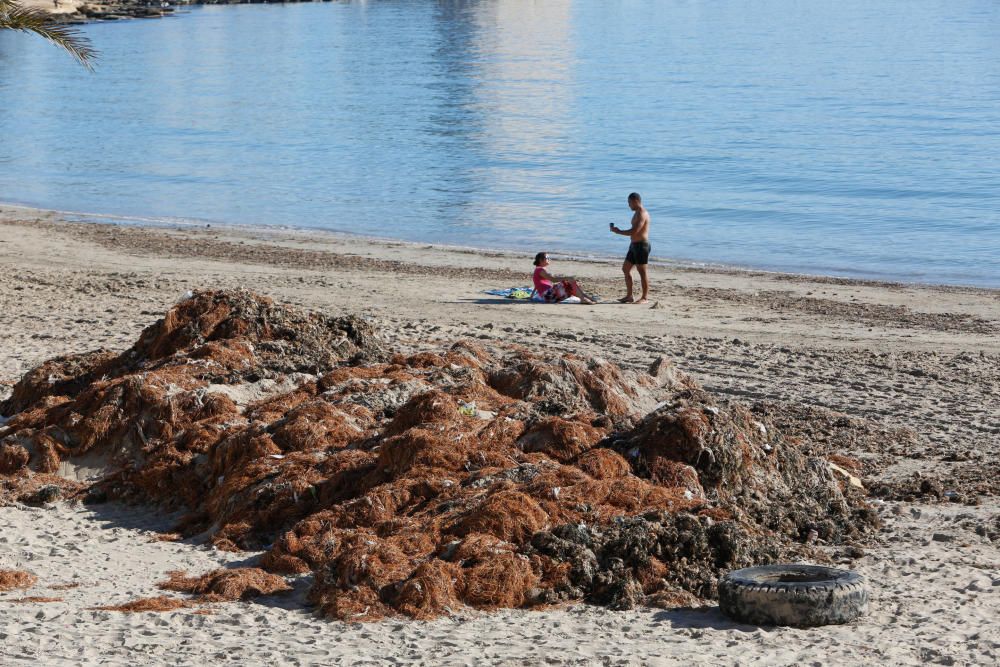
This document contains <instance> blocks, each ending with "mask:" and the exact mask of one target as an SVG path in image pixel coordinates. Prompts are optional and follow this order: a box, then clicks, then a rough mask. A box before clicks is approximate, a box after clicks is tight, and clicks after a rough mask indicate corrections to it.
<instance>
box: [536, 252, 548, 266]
mask: <svg viewBox="0 0 1000 667" xmlns="http://www.w3.org/2000/svg"><path fill="white" fill-rule="evenodd" d="M548 254H549V253H547V252H540V253H538V254H537V255H535V266H538V265H539V264H541V263H542V262H544V261H545V260H546V259H548Z"/></svg>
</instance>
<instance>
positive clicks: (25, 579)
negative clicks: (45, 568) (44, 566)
mask: <svg viewBox="0 0 1000 667" xmlns="http://www.w3.org/2000/svg"><path fill="white" fill-rule="evenodd" d="M37 581H38V577H36V576H35V575H33V574H31V573H30V572H25V571H24V570H4V569H0V591H12V590H14V589H17V588H31V587H32V586H34V585H35V582H37Z"/></svg>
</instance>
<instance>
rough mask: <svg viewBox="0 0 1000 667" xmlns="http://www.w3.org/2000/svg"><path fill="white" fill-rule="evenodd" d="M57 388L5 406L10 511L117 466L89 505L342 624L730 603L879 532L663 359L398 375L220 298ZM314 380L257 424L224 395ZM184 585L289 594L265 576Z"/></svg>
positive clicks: (332, 327) (819, 463) (364, 340)
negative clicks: (163, 529) (253, 558)
mask: <svg viewBox="0 0 1000 667" xmlns="http://www.w3.org/2000/svg"><path fill="white" fill-rule="evenodd" d="M40 368H43V369H46V370H39V369H36V370H35V371H32V372H30V373H28V374H27V375H26V376H25V378H24V379H22V381H21V382H20V383H19V384H18V387H19V389H18V390H17V391H16V392H15V395H14V396H12V397H11V399H10V400H9V401H8V402H7V403H6V404H5V409H8V410H11V409H12V408H13V410H12V411H13V412H15V413H16V414H13V415H12V417H11V419H10V420H9V421H8V422H7V423H6V425H5V426H3V427H0V466H3V468H2V470H0V474H3V475H5V477H4V478H3V480H4V484H6V485H8V491H7V496H12V497H18V495H17V494H18V493H19V491H20V490H22V489H26V488H28V485H29V484H35V486H36V487H37V482H33V480H34V479H35V478H38V477H41V476H42V474H43V471H51V470H54V469H55V468H57V467H59V466H60V465H61V463H62V462H63V461H65V460H66V459H72V458H74V457H78V456H81V455H83V454H88V453H90V454H92V455H97V454H101V455H103V456H106V459H107V461H108V466H109V467H108V474H107V475H106V476H105V478H104V479H103V480H101V481H99V482H96V483H93V484H90V485H89V490H88V494H89V497H90V498H91V499H94V500H97V499H101V498H105V497H112V498H119V499H136V500H142V501H155V502H158V503H161V504H163V505H166V506H169V507H184V508H186V509H187V510H188V514H187V516H186V517H185V518H184V520H183V521H182V522H181V524H180V525H179V526H177V527H176V528H175V529H174V530H175V531H176V532H178V533H180V534H182V535H184V536H193V535H197V534H202V535H203V536H204V537H205V538H206V539H208V540H209V541H211V543H213V544H214V545H215V546H217V547H218V548H223V549H233V550H237V549H266V551H267V553H266V554H265V556H264V559H263V562H262V566H263V567H264V568H265V569H267V570H268V571H270V572H273V573H279V574H292V573H304V572H313V573H314V574H315V577H314V584H313V587H312V589H311V591H310V600H311V601H312V602H313V603H314V604H316V605H317V606H318V608H319V609H320V610H321V611H322V612H323V613H325V614H327V615H330V616H333V617H336V618H341V619H350V620H368V619H376V618H381V617H384V616H387V615H392V614H398V613H402V614H406V615H409V616H413V617H417V618H430V617H433V616H436V615H440V614H446V613H451V612H453V611H455V610H457V609H460V608H461V607H462V606H463V605H469V606H472V607H477V608H483V609H491V608H498V607H522V606H532V605H542V604H550V603H553V602H561V601H567V600H585V601H589V602H593V603H596V604H605V605H609V606H613V607H616V608H627V607H629V606H632V605H635V604H642V603H649V604H661V605H662V604H680V603H684V602H690V601H691V600H693V599H695V596H698V597H712V596H714V595H715V592H716V588H715V587H716V579H717V577H718V574H719V572H720V570H722V569H728V568H733V567H741V566H747V565H751V564H756V563H762V562H768V561H771V560H773V559H775V558H778V557H780V556H783V555H786V554H787V553H788V552H789V551H790V550H796V549H799V550H801V549H802V548H803V547H802V543H803V542H807V541H810V540H815V539H822V540H827V541H838V540H843V539H848V538H852V537H855V536H857V535H858V534H859V533H860V532H862V531H864V530H866V529H868V528H870V527H871V526H872V525H873V524H874V521H875V520H874V513H872V512H871V511H870V510H869V509H867V507H866V505H865V504H864V501H863V499H862V497H861V493H860V491H858V490H857V489H855V488H854V487H852V486H851V485H849V484H847V483H846V482H845V480H844V479H843V478H841V477H837V476H835V475H834V474H833V472H832V468H831V467H830V465H829V464H828V462H827V461H826V460H824V459H821V458H813V457H810V456H807V455H806V453H805V452H804V450H803V447H802V446H801V443H800V441H799V440H796V439H793V438H787V437H785V436H783V435H782V433H781V432H779V430H778V429H777V428H776V427H775V426H774V424H773V423H772V422H771V421H770V420H769V419H768V417H767V416H766V415H755V414H754V413H751V412H750V411H749V410H748V409H747V408H745V407H743V406H741V405H738V404H729V405H724V404H720V403H718V402H717V401H716V400H715V399H714V397H712V396H711V395H709V394H708V393H706V392H704V391H702V390H701V389H700V388H699V387H698V385H697V383H695V382H694V381H693V380H692V379H691V378H690V377H688V376H686V375H684V374H683V373H681V372H680V371H678V370H677V369H676V368H674V367H673V366H672V365H671V364H670V363H669V361H667V360H665V359H659V360H657V361H655V362H654V363H653V364H652V365H651V367H650V369H649V371H648V372H641V373H640V372H633V371H626V370H623V369H621V368H618V367H617V366H614V365H613V364H610V363H608V362H605V361H602V360H600V359H588V360H581V359H577V358H575V357H572V356H570V355H564V356H559V357H544V356H541V355H537V354H534V353H531V352H529V351H526V350H524V349H521V348H518V347H515V346H499V347H485V346H482V345H478V344H474V343H469V342H463V341H460V342H458V343H456V344H455V345H453V346H451V347H450V348H435V349H428V350H423V351H421V352H419V353H417V354H410V355H404V354H399V353H397V354H392V355H390V354H388V353H386V352H385V351H384V349H383V346H382V344H381V342H380V337H379V335H378V333H377V331H376V330H375V329H374V328H373V327H372V326H371V325H370V324H368V323H366V322H364V321H362V320H358V319H356V318H329V317H321V316H317V315H309V314H304V313H300V312H298V311H295V310H294V309H291V308H286V307H283V306H277V305H274V304H273V303H272V302H270V301H269V300H267V299H262V298H259V297H254V296H253V295H251V294H249V293H246V292H205V293H199V294H197V295H195V296H193V297H192V298H190V299H187V300H185V301H183V302H181V303H180V304H178V305H177V306H175V307H174V308H173V309H172V310H171V311H170V312H169V313H168V314H167V316H166V317H165V318H164V319H163V320H161V321H160V322H158V323H157V324H156V325H154V326H152V327H150V328H149V329H147V330H146V331H145V332H144V333H143V334H142V337H141V338H140V340H139V342H138V343H137V344H136V345H135V346H134V347H133V348H132V349H131V350H129V351H128V352H126V353H124V354H123V355H119V356H118V357H116V358H110V357H108V356H107V355H106V354H104V353H101V354H99V355H98V354H96V353H95V354H92V355H82V356H81V357H80V358H75V357H74V358H64V359H60V360H53V361H52V362H48V366H46V365H43V366H42V367H40ZM53 369H58V370H59V374H58V380H57V381H55V382H48V380H47V376H46V377H43V376H45V374H46V373H49V374H50V375H55V371H54V370H53ZM95 369H97V370H95ZM295 373H300V374H307V375H299V376H294V377H298V378H300V379H301V382H300V383H299V384H298V385H297V386H295V387H294V388H292V389H290V390H288V391H284V392H282V393H277V394H274V395H269V396H267V397H264V398H262V399H261V400H259V401H257V402H254V403H251V404H248V405H240V404H237V403H235V402H234V401H233V400H232V398H231V397H232V396H234V395H237V394H236V393H234V392H230V391H221V390H220V387H239V386H242V385H245V384H246V383H256V382H260V380H261V378H270V379H273V380H275V381H277V382H280V383H286V382H289V378H291V377H293V374H295ZM281 386H286V385H285V384H282V385H281ZM164 586H165V587H167V588H169V589H171V590H183V591H186V592H191V593H194V594H197V595H201V596H203V597H207V598H209V599H244V598H246V597H248V596H252V595H267V594H270V593H271V592H277V591H279V590H284V589H286V588H287V584H286V583H285V582H284V580H283V579H281V578H280V577H276V576H274V575H273V574H268V573H266V572H262V571H260V570H253V569H251V570H245V569H244V570H220V571H216V572H211V573H208V574H206V575H204V576H201V577H194V578H189V577H185V576H183V575H181V574H175V575H174V576H172V578H171V580H170V581H168V582H166V583H165V584H164Z"/></svg>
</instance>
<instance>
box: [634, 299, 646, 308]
mask: <svg viewBox="0 0 1000 667" xmlns="http://www.w3.org/2000/svg"><path fill="white" fill-rule="evenodd" d="M632 303H634V304H635V305H637V306H638V305H641V304H644V303H649V299H646V298H642V299H639V300H638V301H633V302H632Z"/></svg>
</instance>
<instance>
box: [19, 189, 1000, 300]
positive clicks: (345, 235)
mask: <svg viewBox="0 0 1000 667" xmlns="http://www.w3.org/2000/svg"><path fill="white" fill-rule="evenodd" d="M6 209H12V210H14V211H22V212H23V213H24V214H26V215H46V216H53V215H54V216H58V217H59V218H61V219H63V220H64V221H65V222H66V223H68V224H89V225H109V226H121V227H134V228H140V229H141V228H149V229H161V230H169V229H178V228H180V229H185V230H196V229H213V230H216V231H219V230H221V231H229V232H231V233H235V234H240V235H249V236H252V235H255V234H259V235H261V236H263V237H267V236H271V237H274V236H278V235H298V236H301V237H317V236H318V237H321V239H322V237H327V238H329V239H332V240H345V239H346V240H354V241H358V242H361V243H378V244H395V245H402V246H407V247H411V248H426V247H430V248H433V249H436V250H441V251H444V252H455V253H465V254H473V255H481V256H503V257H509V258H523V259H530V258H531V257H533V256H534V253H533V252H531V251H528V250H519V249H516V248H481V247H478V246H465V245H458V244H448V243H439V242H432V241H412V240H408V239H401V238H393V237H383V236H369V235H364V234H353V233H351V232H345V231H340V230H335V229H325V228H313V227H293V226H287V225H274V226H272V225H241V224H239V223H231V222H217V221H209V220H194V219H171V218H155V217H143V216H126V215H114V214H107V213H89V212H81V211H64V210H60V209H49V208H42V207H38V206H32V205H29V204H22V203H18V202H9V201H0V212H2V211H4V210H6ZM549 252H550V253H551V254H552V255H553V256H555V257H556V258H558V259H560V260H562V261H570V262H578V263H590V264H600V265H609V264H613V265H615V266H618V264H619V263H620V262H621V258H620V257H618V256H615V255H601V254H588V253H577V252H567V253H562V252H558V251H549ZM650 266H651V267H655V268H664V269H668V270H672V271H687V272H693V273H707V274H721V275H746V276H763V277H770V278H775V279H779V280H791V281H795V280H804V281H809V282H815V283H821V284H837V285H858V286H867V287H886V288H901V289H902V288H915V289H935V290H953V291H956V292H960V291H970V292H976V293H983V294H994V295H996V296H998V297H1000V285H997V286H982V285H974V284H966V283H934V282H922V281H907V280H895V279H880V278H872V277H861V276H851V275H842V274H823V273H803V272H796V271H787V270H781V269H769V268H759V267H754V266H744V265H739V264H727V263H724V262H699V261H696V260H685V259H677V258H672V257H668V258H666V259H654V260H653V261H651V262H650Z"/></svg>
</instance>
